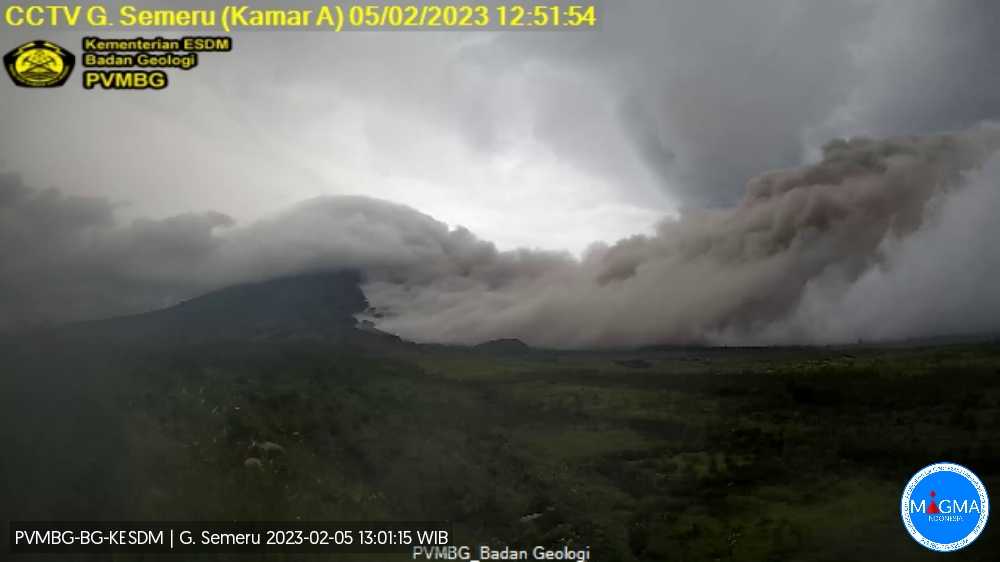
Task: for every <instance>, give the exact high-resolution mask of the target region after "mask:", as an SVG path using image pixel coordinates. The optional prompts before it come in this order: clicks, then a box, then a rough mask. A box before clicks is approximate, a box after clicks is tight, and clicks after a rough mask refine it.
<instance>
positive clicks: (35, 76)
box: [3, 40, 76, 88]
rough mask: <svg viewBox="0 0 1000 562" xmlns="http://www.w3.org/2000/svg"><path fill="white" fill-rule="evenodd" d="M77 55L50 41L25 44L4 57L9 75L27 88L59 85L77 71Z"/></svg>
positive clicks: (4, 64) (15, 81)
mask: <svg viewBox="0 0 1000 562" xmlns="http://www.w3.org/2000/svg"><path fill="white" fill-rule="evenodd" d="M75 63H76V57H75V56H73V53H70V52H69V51H67V50H66V49H63V48H62V47H60V46H59V45H56V44H55V43H52V42H50V41H41V40H39V41H31V42H29V43H25V44H24V45H21V46H20V47H18V48H16V49H14V50H13V51H11V52H9V53H7V54H6V55H4V57H3V66H4V68H6V69H7V74H9V75H10V78H11V80H13V81H14V83H15V84H17V85H18V86H22V87H24V88H57V87H59V86H62V85H63V84H65V83H66V80H68V79H69V75H70V73H71V72H73V65H74V64H75Z"/></svg>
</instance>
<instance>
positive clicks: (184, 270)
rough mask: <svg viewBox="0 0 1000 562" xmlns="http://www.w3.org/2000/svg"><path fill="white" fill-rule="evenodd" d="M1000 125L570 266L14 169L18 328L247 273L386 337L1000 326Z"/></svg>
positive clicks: (839, 161)
mask: <svg viewBox="0 0 1000 562" xmlns="http://www.w3.org/2000/svg"><path fill="white" fill-rule="evenodd" d="M998 147H1000V128H998V127H996V126H993V125H984V126H979V127H976V128H973V129H970V130H967V131H964V132H961V133H954V134H945V135H929V136H911V137H898V138H890V139H886V140H873V139H864V138H861V139H853V140H837V141H833V142H831V143H828V144H827V145H826V147H825V148H824V152H823V157H822V159H821V160H820V161H819V162H817V163H816V164H813V165H809V166H804V167H799V168H791V169H786V170H780V171H775V172H770V173H766V174H763V175H760V176H757V177H755V178H753V179H751V180H750V181H749V182H748V183H747V185H746V188H745V192H744V197H743V200H742V202H741V203H740V204H738V205H737V206H735V207H732V208H729V209H716V210H693V211H688V212H685V213H683V214H682V215H681V216H680V217H678V218H676V219H667V220H665V221H663V222H662V223H661V224H660V226H659V228H658V230H657V232H656V234H655V235H652V236H633V237H631V238H627V239H624V240H621V241H619V242H617V243H615V244H613V245H606V244H595V245H594V246H592V247H591V248H590V249H589V250H588V251H587V252H586V254H585V255H584V256H583V258H582V259H576V258H574V257H573V256H571V255H570V254H568V253H560V252H541V251H529V250H517V251H499V250H497V248H496V247H495V246H494V245H493V244H491V243H489V242H487V241H483V240H480V239H478V238H477V237H476V236H475V235H474V234H472V233H471V232H469V231H468V230H466V229H462V228H454V229H453V228H449V227H448V226H447V225H446V224H444V223H442V222H440V221H438V220H436V219H434V218H432V217H430V216H428V215H425V214H422V213H420V212H418V211H415V210H413V209H412V208H409V207H406V206H403V205H398V204H394V203H389V202H385V201H380V200H375V199H370V198H366V197H354V196H341V197H321V198H317V199H312V200H309V201H305V202H303V203H301V204H299V205H296V206H294V207H292V208H291V209H289V210H287V211H285V212H283V213H281V214H278V215H276V216H274V217H271V218H268V219H265V220H260V221H257V222H255V223H252V224H249V225H247V226H235V225H234V224H233V221H232V220H231V219H230V218H229V217H227V216H225V215H222V214H220V213H215V212H208V213H196V214H183V215H178V216H175V217H172V218H168V219H164V220H150V219H142V220H136V221H133V222H131V223H128V224H118V223H117V222H116V221H115V213H116V208H115V206H114V205H113V204H112V203H111V202H110V201H108V200H106V199H103V198H88V197H80V196H74V195H65V194H62V193H60V192H58V191H56V190H37V189H32V188H30V187H27V186H25V185H23V184H22V183H21V182H20V181H19V180H18V179H17V177H16V176H13V175H4V176H0V241H2V242H0V285H2V289H3V290H2V291H0V294H2V295H3V297H2V298H0V319H2V320H0V323H2V324H0V328H2V329H4V330H6V331H11V330H19V329H24V328H27V327H32V326H38V325H44V324H51V323H58V322H66V321H73V320H82V319H89V318H99V317H105V316H110V315H116V314H124V313H131V312H140V311H144V310H150V309H155V308H159V307H162V306H167V305H169V304H172V303H175V302H177V301H179V300H181V299H185V298H190V297H193V296H196V295H197V294H200V293H203V292H205V291H208V290H211V289H214V288H218V287H222V286H226V285H230V284H234V283H238V282H243V281H252V280H260V279H265V278H269V277H276V276H280V275H288V274H295V273H303V272H309V271H316V270H322V269H332V268H356V269H359V270H362V271H363V272H365V274H366V278H367V282H366V285H365V287H364V290H365V292H366V294H367V296H368V297H369V300H370V301H371V302H372V303H373V304H374V305H375V306H376V307H377V309H379V311H380V312H381V316H382V317H381V318H380V319H379V320H378V325H379V327H380V328H382V329H384V330H387V331H390V332H393V333H397V334H399V335H401V336H403V337H405V338H409V339H413V340H416V341H436V342H453V343H477V342H481V341H485V340H490V339H496V338H507V337H516V338H520V339H522V340H524V341H526V342H528V343H531V344H534V345H543V346H555V347H606V346H632V345H645V344H660V343H675V344H678V343H727V344H728V343H741V344H745V343H779V342H780V343H793V342H796V343H824V342H840V341H855V340H856V339H858V338H863V339H866V340H869V339H898V338H906V337H920V336H930V335H937V334H942V333H955V332H960V331H995V330H996V329H998V328H1000V326H998V325H997V324H998V323H1000V322H998V321H997V320H996V319H997V318H1000V314H997V312H1000V289H996V288H995V283H991V281H992V280H993V279H995V278H996V277H995V275H994V274H995V273H998V272H1000V263H998V262H1000V260H998V259H997V258H995V257H993V256H995V255H996V252H990V249H991V248H990V245H991V243H992V239H993V236H992V235H993V234H994V233H995V231H996V228H995V227H994V226H992V223H993V222H994V221H992V220H990V219H991V216H992V214H993V213H994V212H995V211H996V210H997V208H998V206H1000V196H998V186H997V182H998V180H1000V160H998V159H997V157H995V156H994V153H995V152H996V151H997V149H998Z"/></svg>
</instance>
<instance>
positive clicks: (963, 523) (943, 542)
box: [900, 462, 990, 552]
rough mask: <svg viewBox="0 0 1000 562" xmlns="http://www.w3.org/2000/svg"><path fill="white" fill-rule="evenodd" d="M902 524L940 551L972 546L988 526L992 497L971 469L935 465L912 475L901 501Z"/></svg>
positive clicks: (914, 536) (919, 539)
mask: <svg viewBox="0 0 1000 562" xmlns="http://www.w3.org/2000/svg"><path fill="white" fill-rule="evenodd" d="M900 509H901V515H902V517H903V525H905V526H906V530H907V531H909V532H910V536H912V537H913V539H914V540H916V541H917V542H918V543H920V544H922V545H924V546H925V547H927V548H929V549H931V550H936V551H938V552H951V551H954V550H959V549H962V548H965V547H966V546H969V544H971V543H972V541H974V540H976V537H978V536H979V535H980V534H981V533H982V532H983V529H984V528H985V527H986V520H987V519H988V518H989V514H990V500H989V497H988V496H987V494H986V487H985V486H983V483H982V482H981V481H980V480H979V478H978V477H977V476H976V475H975V474H974V473H973V472H972V471H971V470H969V469H968V468H965V467H964V466H961V465H958V464H953V463H945V462H942V463H937V464H932V465H930V466H928V467H926V468H924V469H923V470H921V471H920V472H918V473H916V474H914V475H913V478H911V479H910V481H909V482H908V483H907V484H906V488H904V489H903V499H902V502H901V504H900Z"/></svg>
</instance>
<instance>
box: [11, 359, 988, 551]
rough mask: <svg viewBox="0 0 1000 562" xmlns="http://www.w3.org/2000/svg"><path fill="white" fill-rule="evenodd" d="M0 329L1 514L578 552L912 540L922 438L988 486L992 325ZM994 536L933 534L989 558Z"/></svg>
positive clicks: (938, 456) (819, 547) (823, 546)
mask: <svg viewBox="0 0 1000 562" xmlns="http://www.w3.org/2000/svg"><path fill="white" fill-rule="evenodd" d="M20 353H21V355H20V359H19V360H14V363H15V364H18V365H28V364H29V363H30V365H31V367H24V368H19V369H16V370H17V374H13V373H11V374H10V376H8V377H7V379H6V380H7V382H8V384H9V385H10V386H9V388H8V390H9V391H10V392H8V393H6V399H7V400H8V402H7V403H6V404H5V405H4V407H5V412H6V415H7V416H8V417H9V419H8V423H7V424H5V425H7V427H8V429H10V424H11V423H14V424H16V425H17V432H16V433H17V435H16V436H15V435H14V432H13V431H9V433H10V436H9V439H19V440H21V441H20V448H21V449H20V450H21V451H22V455H21V456H22V457H23V458H19V459H18V460H11V459H8V460H7V461H6V464H4V465H0V466H2V467H3V469H4V470H6V471H10V474H9V475H8V477H7V478H6V479H5V480H7V481H8V482H17V485H16V486H15V485H13V484H8V487H9V489H8V490H7V491H6V493H7V494H8V495H9V496H10V498H12V499H10V500H9V501H11V502H12V503H11V504H10V505H11V506H12V510H11V511H12V512H13V513H15V514H16V515H17V516H18V518H20V519H31V518H34V519H72V518H83V519H139V520H150V519H161V520H171V519H174V520H230V519H237V520H254V519H256V520H293V521H294V520H448V521H452V522H453V523H454V530H455V532H456V534H457V535H458V537H457V541H458V542H460V543H467V544H494V545H498V546H502V545H512V546H515V545H517V546H532V545H536V544H546V545H553V546H555V545H560V544H570V545H589V546H590V547H591V551H592V553H593V559H594V560H597V561H615V560H657V561H660V560H670V561H674V560H676V561H702V560H704V561H714V560H720V561H763V560H804V561H820V560H829V561H846V560H932V559H934V558H935V557H937V556H940V555H935V554H934V553H931V552H928V551H925V550H924V549H923V547H921V546H919V545H917V544H916V543H915V542H914V541H913V540H912V539H910V538H909V536H908V535H907V534H906V532H905V530H904V529H903V527H902V524H901V523H900V520H899V514H898V507H897V506H898V501H899V495H900V492H901V490H902V487H903V485H904V484H905V483H906V481H907V480H908V479H909V477H910V476H911V475H912V474H913V473H914V472H916V471H917V470H919V469H920V468H921V467H923V466H925V465H927V464H930V463H932V462H936V461H941V460H947V461H952V462H958V463H961V464H965V465H967V466H969V467H970V468H972V469H973V470H975V471H976V472H977V473H978V474H979V475H980V477H981V478H983V480H984V482H985V484H986V486H987V488H988V489H991V490H993V489H1000V486H998V484H1000V437H998V431H997V430H998V428H1000V345H995V344H975V345H950V346H939V347H891V348H874V347H862V346H856V347H849V348H823V349H770V350H754V349H673V350H650V351H643V352H634V353H624V352H623V353H561V352H560V353H557V352H541V351H532V350H518V349H516V348H514V349H511V350H507V351H503V350H501V351H483V350H475V349H454V348H444V347H424V346H410V345H403V344H400V345H397V346H385V347H379V348H367V349H366V348H345V347H331V346H326V345H322V344H319V343H254V344H248V343H232V344H221V343H216V344H211V345H200V346H187V347H180V348H173V349H160V350H145V351H137V350H135V349H129V351H128V352H122V353H118V354H111V355H106V354H105V355H101V357H100V358H99V359H98V358H95V357H94V356H93V354H91V353H88V352H80V354H79V356H73V357H72V358H67V356H60V357H59V358H58V361H59V365H60V366H59V367H58V368H56V367H52V366H48V367H46V365H45V363H46V361H45V360H34V359H32V360H31V361H29V359H31V358H32V357H34V355H32V353H33V352H29V351H22V352H20ZM51 360H52V361H55V359H51ZM17 361H21V362H20V363H18V362H17ZM68 365H72V368H70V367H68ZM29 380H30V381H31V382H30V383H29V382H27V381H29ZM32 385H37V387H38V389H37V390H34V391H32V390H30V389H31V388H33V386H32ZM42 388H44V390H41V389H42ZM55 389H61V390H55ZM32 392H34V394H32ZM15 397H16V398H15ZM14 419H16V420H17V421H16V422H11V421H10V420H14ZM31 420H34V422H32V421H31ZM261 442H272V443H275V444H278V445H280V447H281V449H282V450H281V451H278V450H274V451H271V452H264V451H261V450H260V448H259V446H258V447H255V446H254V443H258V444H259V443H261ZM251 457H253V458H258V459H260V461H261V462H260V466H257V465H256V464H254V463H251V464H253V466H250V467H248V466H246V460H247V459H248V458H251ZM56 459H58V460H56ZM997 537H998V534H997V533H996V532H995V530H994V529H993V528H992V526H988V527H987V530H986V532H985V533H984V535H983V536H982V537H981V538H980V539H979V540H978V541H977V542H976V543H975V544H974V545H973V546H971V547H969V548H968V549H966V550H964V551H962V552H961V553H959V554H957V555H952V556H951V558H953V559H960V560H993V559H994V558H995V556H994V554H995V553H996V552H998V551H1000V540H998V538H997ZM385 558H386V556H384V555H377V556H374V557H359V558H357V559H360V560H374V559H385ZM118 559H120V560H134V559H138V558H137V557H135V556H123V557H119V558H118ZM234 559H235V558H234ZM273 559H283V558H282V557H274V558H273ZM288 559H301V557H288ZM310 559H316V558H315V557H313V558H310ZM337 559H347V558H346V557H344V558H337ZM400 559H406V557H400Z"/></svg>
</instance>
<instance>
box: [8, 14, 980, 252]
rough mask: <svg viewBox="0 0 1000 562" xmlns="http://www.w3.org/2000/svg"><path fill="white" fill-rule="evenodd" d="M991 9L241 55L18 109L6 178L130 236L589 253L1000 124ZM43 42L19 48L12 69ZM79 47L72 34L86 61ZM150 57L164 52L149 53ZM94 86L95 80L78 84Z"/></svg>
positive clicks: (610, 26) (280, 44)
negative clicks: (356, 236) (238, 235)
mask: <svg viewBox="0 0 1000 562" xmlns="http://www.w3.org/2000/svg"><path fill="white" fill-rule="evenodd" d="M998 13H1000V6H998V5H997V4H996V3H995V2H990V1H988V0H984V1H969V0H957V1H949V2H931V1H927V0H924V1H920V0H905V1H897V2H891V1H890V2H867V1H843V2H826V1H812V2H803V1H787V0H760V1H754V2H743V1H733V2H709V3H706V2H700V1H674V2H618V1H615V2H610V3H608V5H607V7H606V8H605V10H604V12H603V16H602V18H603V23H602V26H601V28H600V30H598V31H594V32H573V33H552V32H531V33H524V32H519V33H509V34H496V33H454V32H447V33H427V32H412V33H404V32H391V33H348V34H333V33H322V32H313V33H303V32H283V33H245V34H241V35H236V38H235V50H234V51H233V52H232V53H229V54H204V55H203V56H202V58H201V64H200V66H199V67H197V68H196V69H194V70H192V71H190V72H183V71H173V72H172V73H171V74H172V75H171V86H170V87H169V88H168V89H167V90H165V91H161V92H126V93H119V94H115V93H108V92H101V91H97V90H94V91H83V90H82V88H80V87H79V75H78V74H77V75H76V76H74V79H73V81H71V83H70V84H69V85H68V86H67V87H64V88H61V89H58V90H52V91H46V92H38V91H28V90H22V89H15V88H13V87H10V86H5V87H3V89H2V90H0V95H2V104H0V131H2V133H0V143H2V145H0V168H2V169H5V170H7V171H13V172H17V173H19V174H20V175H21V176H22V177H23V179H24V180H25V182H26V183H29V184H31V185H34V186H39V187H48V186H54V187H58V188H60V189H62V190H64V191H66V192H70V193H86V194H90V195H104V196H107V197H109V198H111V199H112V200H113V201H115V202H116V203H118V204H120V205H121V209H120V212H121V215H120V216H121V217H122V218H128V217H129V216H151V217H163V216H168V215H172V214H175V213H179V212H187V211H202V210H207V209H211V210H216V211H219V212H222V213H225V214H227V215H230V216H232V217H233V218H235V219H236V220H237V221H239V222H240V223H244V222H246V221H249V220H252V219H255V218H258V217H261V216H266V215H268V214H270V213H273V212H275V211H276V210H278V209H281V208H284V207H287V206H288V205H290V204H292V203H295V202H298V201H301V200H303V199H305V198H309V197H313V196H316V195H320V194H367V195H371V196H374V197H379V198H386V199H389V200H392V201H397V202H401V203H405V204H408V205H411V206H414V207H416V208H418V209H420V210H422V211H424V212H426V213H429V214H430V215H432V216H435V217H437V218H439V219H440V220H443V221H445V222H447V223H449V224H452V225H457V224H460V225H464V226H467V227H469V228H470V229H472V230H473V231H474V232H476V233H477V234H479V235H480V236H482V237H483V238H486V239H488V240H493V241H495V242H496V243H497V244H498V245H499V246H500V247H501V248H509V247H514V246H529V247H543V248H552V249H564V248H565V249H570V250H572V251H574V252H579V251H581V250H582V249H583V248H585V247H586V246H587V245H588V244H589V243H590V242H592V241H595V240H605V241H609V242H611V241H614V240H617V239H619V238H621V237H623V236H626V235H628V234H633V233H636V232H648V231H650V230H651V228H652V226H653V224H654V223H655V222H656V221H657V220H658V219H659V218H661V217H662V216H663V215H664V214H669V213H671V212H672V211H674V210H675V209H677V208H678V207H679V206H704V205H711V206H724V205H730V204H733V203H735V202H737V201H738V200H739V199H740V197H741V194H742V191H743V186H744V183H745V182H746V180H747V179H749V178H750V177H752V176H753V175H756V174H758V173H760V172H762V171H765V170H768V169H772V168H777V167H786V166H792V165H797V164H800V163H802V162H803V161H806V160H808V159H810V158H813V159H814V158H815V157H816V149H817V148H818V147H819V146H821V145H822V144H823V143H825V142H826V141H827V140H829V138H831V137H834V136H841V135H856V134H873V135H892V134H900V133H918V132H936V131H943V130H951V129H960V128H964V127H967V126H969V125H971V124H973V123H975V122H977V121H979V120H982V119H985V118H990V117H996V116H997V114H998V110H1000V86H998V83H1000V75H998V73H997V72H996V71H995V61H996V54H997V53H998V52H1000V51H998V47H1000V39H998V36H1000V34H997V33H995V30H996V29H997V25H998V23H1000V22H998ZM36 34H37V32H35V31H30V32H24V31H19V30H15V31H11V30H4V33H3V38H4V43H5V44H8V45H9V46H10V47H13V46H15V45H16V44H18V42H20V41H22V40H28V39H34V38H35V35H36ZM80 35H82V34H80V33H76V34H57V35H56V36H57V37H58V40H59V41H62V42H63V44H64V46H67V47H68V48H70V49H71V50H72V49H76V50H79V49H78V41H79V37H80ZM150 35H151V34H150ZM77 72H79V69H78V70H77Z"/></svg>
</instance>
